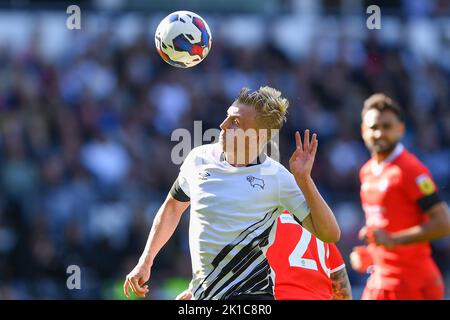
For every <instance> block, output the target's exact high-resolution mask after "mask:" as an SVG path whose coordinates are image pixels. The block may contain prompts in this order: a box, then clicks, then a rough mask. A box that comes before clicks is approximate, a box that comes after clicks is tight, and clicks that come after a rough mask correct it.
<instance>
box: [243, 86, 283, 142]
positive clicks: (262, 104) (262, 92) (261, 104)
mask: <svg viewBox="0 0 450 320" xmlns="http://www.w3.org/2000/svg"><path fill="white" fill-rule="evenodd" d="M235 102H238V103H242V104H245V105H249V106H253V107H254V108H255V109H256V111H257V112H258V115H257V117H256V122H257V123H258V125H259V126H260V127H261V128H264V129H269V130H270V129H281V127H282V126H283V124H284V122H286V114H287V108H288V107H289V101H288V100H287V99H286V98H283V97H282V96H281V92H280V91H278V90H276V89H274V88H271V87H268V86H265V87H260V88H259V90H256V91H253V92H252V91H250V89H248V88H242V90H241V92H240V93H239V96H238V97H237V99H236V101H235ZM269 139H270V138H269Z"/></svg>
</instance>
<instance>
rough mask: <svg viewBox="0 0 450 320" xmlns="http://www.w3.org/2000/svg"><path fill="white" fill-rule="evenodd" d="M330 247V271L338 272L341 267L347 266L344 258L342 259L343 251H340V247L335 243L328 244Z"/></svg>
mask: <svg viewBox="0 0 450 320" xmlns="http://www.w3.org/2000/svg"><path fill="white" fill-rule="evenodd" d="M328 248H329V250H330V255H329V257H328V261H329V266H330V272H331V273H333V272H336V271H339V270H341V269H344V268H345V263H344V259H342V256H341V253H340V252H339V249H338V248H337V246H336V245H335V244H334V243H330V244H329V245H328Z"/></svg>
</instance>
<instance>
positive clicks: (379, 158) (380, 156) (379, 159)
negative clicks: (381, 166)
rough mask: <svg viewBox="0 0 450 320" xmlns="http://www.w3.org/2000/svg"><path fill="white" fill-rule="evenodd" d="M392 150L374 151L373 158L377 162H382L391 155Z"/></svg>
mask: <svg viewBox="0 0 450 320" xmlns="http://www.w3.org/2000/svg"><path fill="white" fill-rule="evenodd" d="M389 154H390V152H374V153H372V159H374V160H375V161H376V162H377V163H380V162H382V161H384V160H386V158H387V157H389Z"/></svg>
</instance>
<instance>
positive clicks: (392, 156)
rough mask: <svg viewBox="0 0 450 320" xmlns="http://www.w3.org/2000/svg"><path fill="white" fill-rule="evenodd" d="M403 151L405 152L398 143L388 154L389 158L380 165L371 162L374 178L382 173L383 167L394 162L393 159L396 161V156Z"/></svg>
mask: <svg viewBox="0 0 450 320" xmlns="http://www.w3.org/2000/svg"><path fill="white" fill-rule="evenodd" d="M403 150H405V147H404V146H403V144H402V143H400V142H399V143H397V145H396V146H395V148H394V150H393V151H392V152H391V153H390V154H389V156H388V157H387V158H386V159H384V160H383V161H381V162H380V163H377V162H376V161H372V164H371V170H372V173H373V174H374V175H376V176H378V175H380V174H381V172H382V171H383V168H384V166H385V165H386V164H388V163H390V162H392V161H394V160H395V159H397V158H398V156H399V155H400V154H401V153H402V152H403Z"/></svg>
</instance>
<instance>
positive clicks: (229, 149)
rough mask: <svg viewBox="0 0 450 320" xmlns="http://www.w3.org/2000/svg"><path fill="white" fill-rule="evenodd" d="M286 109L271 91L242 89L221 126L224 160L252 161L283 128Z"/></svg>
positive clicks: (276, 94) (286, 103) (284, 101)
mask: <svg viewBox="0 0 450 320" xmlns="http://www.w3.org/2000/svg"><path fill="white" fill-rule="evenodd" d="M288 106H289V102H288V100H287V99H286V98H283V97H282V96H281V92H280V91H278V90H276V89H274V88H271V87H267V86H266V87H261V88H259V90H256V91H250V90H249V89H248V88H243V89H242V90H241V92H240V93H239V96H238V97H237V98H236V100H235V101H234V102H233V104H232V105H231V107H229V108H228V110H227V117H226V118H225V120H224V121H223V122H222V124H221V125H220V129H222V131H221V134H220V142H221V144H222V148H223V150H224V151H225V152H226V153H227V156H234V157H236V158H239V157H240V158H241V159H249V160H250V161H251V160H252V159H254V158H255V157H254V156H253V155H257V154H259V151H260V150H262V147H263V146H264V145H265V144H266V143H267V142H268V141H270V139H272V138H273V135H274V134H275V132H276V131H277V130H279V129H281V127H282V126H283V124H284V122H285V121H286V113H287V108H288ZM243 157H245V158H243ZM235 160H236V159H235ZM234 162H235V163H236V161H234ZM238 162H239V163H237V164H242V163H240V162H242V161H238Z"/></svg>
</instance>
